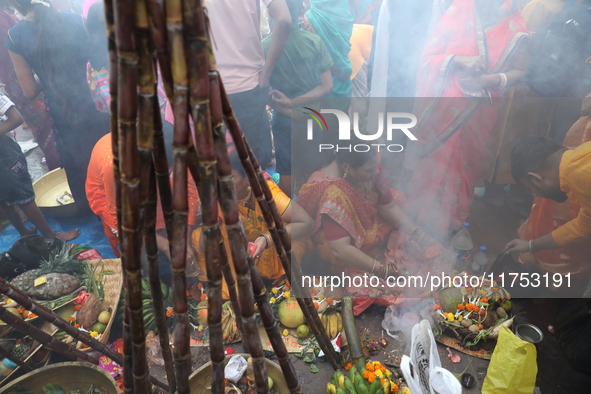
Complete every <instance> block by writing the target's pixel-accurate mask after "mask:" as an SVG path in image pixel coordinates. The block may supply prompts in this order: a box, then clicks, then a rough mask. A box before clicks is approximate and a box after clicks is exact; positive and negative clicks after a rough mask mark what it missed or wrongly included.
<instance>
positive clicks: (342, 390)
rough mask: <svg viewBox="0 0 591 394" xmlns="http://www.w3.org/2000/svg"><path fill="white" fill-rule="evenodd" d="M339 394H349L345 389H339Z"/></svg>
mask: <svg viewBox="0 0 591 394" xmlns="http://www.w3.org/2000/svg"><path fill="white" fill-rule="evenodd" d="M337 394H347V392H346V391H345V389H342V388H340V387H337Z"/></svg>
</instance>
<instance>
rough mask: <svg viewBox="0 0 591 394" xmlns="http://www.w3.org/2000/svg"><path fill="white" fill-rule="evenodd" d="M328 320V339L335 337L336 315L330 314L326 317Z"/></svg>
mask: <svg viewBox="0 0 591 394" xmlns="http://www.w3.org/2000/svg"><path fill="white" fill-rule="evenodd" d="M328 321H329V326H330V330H329V332H328V335H329V337H330V339H333V338H334V337H336V334H335V333H336V330H337V317H336V316H335V315H330V316H329V317H328Z"/></svg>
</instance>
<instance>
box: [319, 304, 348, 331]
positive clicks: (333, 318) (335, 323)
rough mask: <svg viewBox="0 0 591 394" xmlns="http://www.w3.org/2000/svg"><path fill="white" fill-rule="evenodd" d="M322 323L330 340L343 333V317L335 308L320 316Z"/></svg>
mask: <svg viewBox="0 0 591 394" xmlns="http://www.w3.org/2000/svg"><path fill="white" fill-rule="evenodd" d="M320 321H322V325H324V329H325V330H326V333H327V334H328V336H329V337H330V339H334V338H336V337H337V335H339V333H340V332H341V331H343V317H342V316H341V314H340V313H339V312H337V311H336V310H334V308H328V309H326V310H325V311H324V313H322V315H321V316H320Z"/></svg>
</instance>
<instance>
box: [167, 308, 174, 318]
mask: <svg viewBox="0 0 591 394" xmlns="http://www.w3.org/2000/svg"><path fill="white" fill-rule="evenodd" d="M172 315H174V309H172V308H168V309H167V310H166V317H172Z"/></svg>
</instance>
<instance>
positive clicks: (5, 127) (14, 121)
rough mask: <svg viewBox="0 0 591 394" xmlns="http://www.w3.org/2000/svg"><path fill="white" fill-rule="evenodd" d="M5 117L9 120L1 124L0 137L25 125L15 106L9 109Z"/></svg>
mask: <svg viewBox="0 0 591 394" xmlns="http://www.w3.org/2000/svg"><path fill="white" fill-rule="evenodd" d="M5 115H6V117H7V118H8V120H7V121H5V122H0V135H4V134H6V133H8V132H10V131H12V130H14V129H16V128H17V127H19V126H20V125H21V124H23V117H22V115H21V113H20V112H18V109H16V107H15V106H14V105H13V106H12V107H10V108H8V110H7V111H6V113H5Z"/></svg>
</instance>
